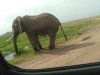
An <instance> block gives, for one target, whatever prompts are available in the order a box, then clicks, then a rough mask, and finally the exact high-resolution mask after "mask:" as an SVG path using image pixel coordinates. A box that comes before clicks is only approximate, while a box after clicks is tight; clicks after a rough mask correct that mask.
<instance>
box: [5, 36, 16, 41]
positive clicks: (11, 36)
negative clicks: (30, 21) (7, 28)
mask: <svg viewBox="0 0 100 75" xmlns="http://www.w3.org/2000/svg"><path fill="white" fill-rule="evenodd" d="M13 36H14V35H12V36H11V37H10V38H9V39H8V40H6V41H10V40H11V39H12V38H13Z"/></svg>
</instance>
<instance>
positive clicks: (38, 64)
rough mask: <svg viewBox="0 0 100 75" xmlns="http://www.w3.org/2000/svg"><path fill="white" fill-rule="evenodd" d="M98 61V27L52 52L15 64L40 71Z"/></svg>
mask: <svg viewBox="0 0 100 75" xmlns="http://www.w3.org/2000/svg"><path fill="white" fill-rule="evenodd" d="M98 61H100V25H96V26H95V27H94V28H92V29H90V30H89V31H87V32H85V33H84V34H83V35H82V36H80V37H78V38H76V39H73V40H71V41H68V42H66V43H63V44H60V45H58V46H57V48H56V49H54V50H44V51H42V53H41V54H37V55H36V56H34V57H32V58H30V59H29V61H26V62H23V63H20V64H17V65H16V66H18V67H21V68H24V69H41V68H52V67H61V66H69V65H76V64H84V63H92V62H98Z"/></svg>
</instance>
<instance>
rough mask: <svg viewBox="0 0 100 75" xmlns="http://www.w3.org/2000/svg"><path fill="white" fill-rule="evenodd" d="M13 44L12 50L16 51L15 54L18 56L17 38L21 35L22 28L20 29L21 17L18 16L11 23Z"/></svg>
mask: <svg viewBox="0 0 100 75" xmlns="http://www.w3.org/2000/svg"><path fill="white" fill-rule="evenodd" d="M12 28H13V44H14V48H15V51H16V54H17V55H19V51H18V48H17V37H18V35H19V34H20V33H22V27H21V17H20V16H18V17H16V19H15V20H14V21H13V25H12Z"/></svg>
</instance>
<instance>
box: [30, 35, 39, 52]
mask: <svg viewBox="0 0 100 75" xmlns="http://www.w3.org/2000/svg"><path fill="white" fill-rule="evenodd" d="M28 39H29V41H30V43H31V45H32V47H33V49H34V51H35V52H38V51H39V49H38V48H37V46H36V39H35V36H34V35H32V34H31V35H28Z"/></svg>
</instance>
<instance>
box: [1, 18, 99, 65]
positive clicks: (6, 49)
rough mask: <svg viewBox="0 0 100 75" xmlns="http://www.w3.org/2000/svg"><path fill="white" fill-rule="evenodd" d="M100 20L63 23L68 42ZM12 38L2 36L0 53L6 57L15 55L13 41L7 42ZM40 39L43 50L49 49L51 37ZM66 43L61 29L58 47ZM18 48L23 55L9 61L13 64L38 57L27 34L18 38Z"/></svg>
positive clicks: (57, 37)
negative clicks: (11, 54)
mask: <svg viewBox="0 0 100 75" xmlns="http://www.w3.org/2000/svg"><path fill="white" fill-rule="evenodd" d="M99 18H100V17H93V18H87V19H82V20H76V21H71V22H66V23H63V24H62V26H63V29H64V32H65V34H66V36H67V38H68V40H71V39H73V37H75V36H76V35H77V37H78V36H80V35H81V34H83V33H84V32H85V31H87V30H88V29H90V28H92V27H94V26H95V25H97V24H99V23H100V19H99ZM10 37H11V34H9V35H3V36H0V51H1V52H2V53H3V55H4V56H6V55H9V54H10V53H13V52H14V53H15V51H14V48H13V43H12V41H9V42H8V41H6V40H7V39H9V38H10ZM39 37H40V42H41V44H42V46H43V48H47V47H48V45H49V37H48V36H46V37H44V36H39ZM77 37H76V38H77ZM64 42H67V41H66V40H65V38H64V36H63V33H62V31H61V29H60V28H59V31H58V33H57V36H56V45H58V44H61V43H64ZM25 47H28V48H25ZM18 48H19V51H20V53H21V55H20V56H16V55H15V56H14V57H15V59H13V60H10V61H9V62H10V63H11V64H17V63H20V62H22V61H25V60H28V58H30V57H31V56H35V55H36V54H35V52H34V50H33V49H32V47H31V45H30V42H29V40H28V38H27V35H26V34H25V33H23V34H20V36H19V37H18ZM40 53H41V52H40Z"/></svg>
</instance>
